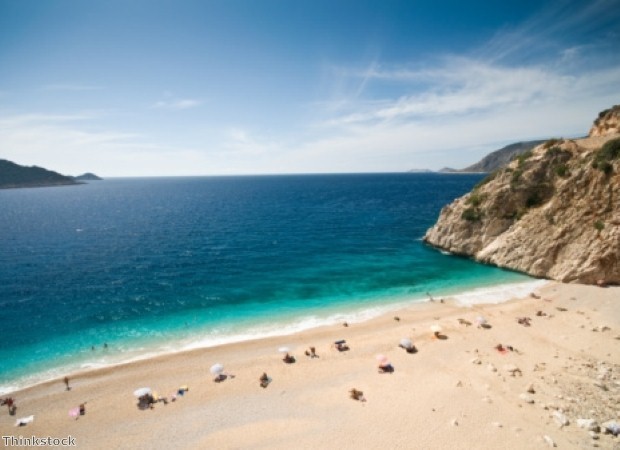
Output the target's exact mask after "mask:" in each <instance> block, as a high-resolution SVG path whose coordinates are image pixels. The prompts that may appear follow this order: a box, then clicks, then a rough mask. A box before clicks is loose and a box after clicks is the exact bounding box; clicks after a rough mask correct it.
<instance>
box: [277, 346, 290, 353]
mask: <svg viewBox="0 0 620 450" xmlns="http://www.w3.org/2000/svg"><path fill="white" fill-rule="evenodd" d="M278 351H279V352H280V353H290V351H291V349H290V348H288V347H280V348H279V349H278Z"/></svg>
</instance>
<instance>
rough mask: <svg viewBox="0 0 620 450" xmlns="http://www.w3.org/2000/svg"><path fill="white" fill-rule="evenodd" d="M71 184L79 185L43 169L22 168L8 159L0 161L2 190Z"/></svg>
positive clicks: (0, 184) (35, 167) (33, 167)
mask: <svg viewBox="0 0 620 450" xmlns="http://www.w3.org/2000/svg"><path fill="white" fill-rule="evenodd" d="M69 184H79V183H77V182H76V181H74V180H73V179H72V178H71V177H66V176H64V175H61V174H59V173H57V172H53V171H51V170H47V169H43V168H42V167H37V166H32V167H26V166H20V165H19V164H15V163H14V162H11V161H7V160H6V159H0V189H7V188H19V187H43V186H63V185H69Z"/></svg>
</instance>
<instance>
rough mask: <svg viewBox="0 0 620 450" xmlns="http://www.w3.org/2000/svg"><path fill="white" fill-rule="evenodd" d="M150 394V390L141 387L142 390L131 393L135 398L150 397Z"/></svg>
mask: <svg viewBox="0 0 620 450" xmlns="http://www.w3.org/2000/svg"><path fill="white" fill-rule="evenodd" d="M151 392H152V391H151V388H148V387H143V388H140V389H136V390H135V391H133V395H134V396H136V397H142V396H143V395H150V394H151Z"/></svg>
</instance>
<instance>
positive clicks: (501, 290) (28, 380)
mask: <svg viewBox="0 0 620 450" xmlns="http://www.w3.org/2000/svg"><path fill="white" fill-rule="evenodd" d="M546 283H547V281H546V280H536V281H527V282H521V283H510V284H502V285H496V286H491V287H486V288H476V289H473V290H471V291H466V292H463V293H460V294H455V295H450V296H445V297H444V298H445V299H446V300H452V301H454V302H455V304H457V305H460V306H465V307H468V306H473V305H476V304H484V303H488V304H497V303H502V302H505V301H508V300H511V299H514V298H523V297H526V296H527V295H529V294H530V293H531V292H532V291H535V290H536V289H540V288H541V287H542V286H544V285H545V284H546ZM425 301H428V299H426V298H421V297H409V298H400V299H399V300H398V301H394V302H391V303H389V304H385V305H373V306H360V307H359V308H358V309H353V310H350V311H348V312H346V313H345V312H340V311H333V312H332V313H326V314H325V315H316V314H315V315H309V316H303V317H297V318H291V320H289V321H282V322H275V323H274V322H270V323H269V324H255V325H253V326H250V327H249V328H246V329H239V330H232V329H228V331H223V330H217V329H216V330H213V329H211V331H210V332H209V333H206V334H200V335H198V336H196V335H194V336H192V337H191V338H186V339H180V340H179V341H177V342H176V343H175V342H172V343H171V342H170V341H169V340H167V341H166V342H154V343H153V345H151V346H148V347H146V346H143V345H139V346H135V347H124V346H122V345H121V346H120V347H117V349H118V350H120V351H119V352H117V353H114V354H107V355H106V356H105V357H100V358H99V359H97V360H91V361H88V362H75V363H72V364H68V365H65V366H62V367H58V368H54V369H50V370H47V371H45V372H39V373H36V374H33V375H30V376H27V377H23V378H21V379H19V380H17V382H13V383H12V384H10V385H4V386H0V394H7V393H10V392H14V391H17V390H19V389H23V388H26V387H29V386H33V385H36V384H40V383H44V382H47V381H51V380H55V379H60V378H62V377H63V376H65V375H66V374H71V373H75V372H80V371H90V370H96V369H101V368H105V367H112V366H117V365H121V364H126V363H130V362H135V361H143V360H146V359H150V358H153V357H156V356H162V355H169V354H174V353H178V352H182V351H187V350H195V349H200V348H209V347H216V346H219V345H224V344H231V343H237V342H245V341H250V340H255V339H261V338H267V337H276V336H283V337H284V336H289V335H292V334H295V333H298V332H300V331H304V330H309V329H313V328H318V327H322V326H329V325H335V324H341V323H343V322H348V323H361V322H366V321H368V320H371V319H373V318H375V317H379V316H382V315H385V314H388V313H390V312H393V311H397V310H400V309H403V308H406V307H408V306H411V305H412V304H415V303H421V302H425ZM341 308H342V307H341ZM11 381H13V380H11Z"/></svg>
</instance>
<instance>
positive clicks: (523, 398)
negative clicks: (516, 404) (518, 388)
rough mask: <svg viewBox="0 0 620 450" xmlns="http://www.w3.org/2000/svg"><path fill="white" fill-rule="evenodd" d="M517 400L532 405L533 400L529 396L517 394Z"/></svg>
mask: <svg viewBox="0 0 620 450" xmlns="http://www.w3.org/2000/svg"><path fill="white" fill-rule="evenodd" d="M519 398H520V399H521V400H523V401H524V402H525V403H534V399H533V398H532V396H531V395H529V394H519Z"/></svg>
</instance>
